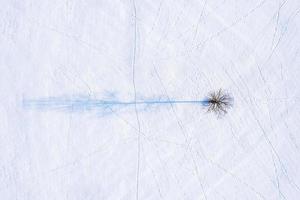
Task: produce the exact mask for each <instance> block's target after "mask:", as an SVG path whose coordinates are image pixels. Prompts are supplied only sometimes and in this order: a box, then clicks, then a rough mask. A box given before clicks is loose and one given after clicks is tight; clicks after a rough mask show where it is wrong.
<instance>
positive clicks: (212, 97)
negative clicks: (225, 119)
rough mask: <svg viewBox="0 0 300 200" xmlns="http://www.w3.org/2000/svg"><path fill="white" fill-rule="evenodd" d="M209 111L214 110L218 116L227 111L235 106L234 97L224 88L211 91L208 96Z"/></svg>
mask: <svg viewBox="0 0 300 200" xmlns="http://www.w3.org/2000/svg"><path fill="white" fill-rule="evenodd" d="M206 105H207V106H208V109H207V112H213V113H215V114H216V115H218V117H221V116H223V115H225V114H226V113H227V110H228V109H229V108H231V107H232V106H233V98H232V97H231V95H230V94H229V93H227V92H225V91H224V90H222V89H219V90H218V91H213V92H210V93H209V94H208V96H207V98H206Z"/></svg>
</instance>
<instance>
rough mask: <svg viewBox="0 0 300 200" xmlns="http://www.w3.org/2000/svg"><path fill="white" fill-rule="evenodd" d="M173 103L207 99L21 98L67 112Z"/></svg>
mask: <svg viewBox="0 0 300 200" xmlns="http://www.w3.org/2000/svg"><path fill="white" fill-rule="evenodd" d="M168 104H169V105H174V104H186V105H187V104H196V105H201V106H207V105H208V100H206V99H205V100H141V101H117V100H101V99H92V98H90V97H72V98H67V97H49V98H41V99H23V107H24V108H26V109H38V110H61V111H68V112H80V111H91V110H102V111H107V110H111V109H114V110H116V109H122V108H127V107H130V106H137V107H144V108H145V107H149V106H167V105H168Z"/></svg>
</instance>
